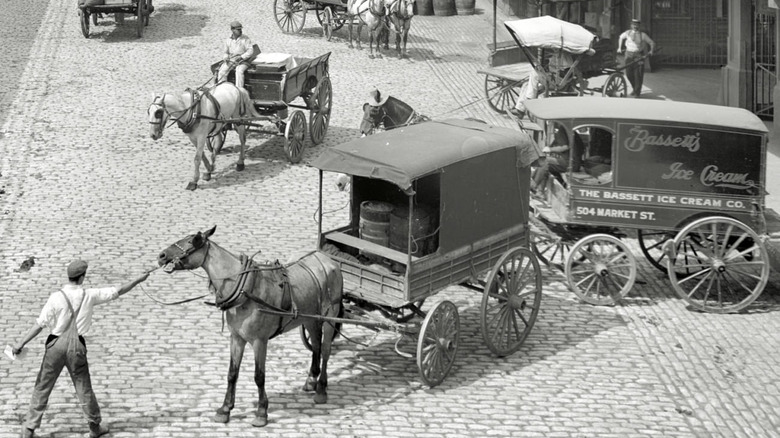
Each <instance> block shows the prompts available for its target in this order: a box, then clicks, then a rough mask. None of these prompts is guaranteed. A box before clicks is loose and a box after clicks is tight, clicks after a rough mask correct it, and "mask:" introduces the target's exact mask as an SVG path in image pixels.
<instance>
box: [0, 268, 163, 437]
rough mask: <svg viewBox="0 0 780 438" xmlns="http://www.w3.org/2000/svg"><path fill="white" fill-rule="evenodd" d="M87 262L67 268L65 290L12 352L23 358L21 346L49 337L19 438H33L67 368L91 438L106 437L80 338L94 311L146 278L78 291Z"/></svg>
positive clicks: (48, 304)
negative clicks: (45, 333) (41, 336)
mask: <svg viewBox="0 0 780 438" xmlns="http://www.w3.org/2000/svg"><path fill="white" fill-rule="evenodd" d="M87 267H88V266H87V262H85V261H83V260H75V261H73V262H71V263H70V264H69V265H68V280H69V282H68V284H66V285H65V286H63V288H62V289H60V290H58V291H57V292H54V293H53V294H51V295H50V296H49V299H48V301H46V304H45V305H44V306H43V309H42V310H41V314H40V316H38V319H37V320H36V321H35V324H33V326H32V327H30V329H29V330H28V332H27V334H26V335H25V336H24V338H23V339H22V341H21V342H19V343H17V344H16V345H15V346H14V347H13V354H15V355H16V354H19V353H21V351H22V349H23V348H24V346H25V345H26V344H27V343H28V342H30V341H31V340H33V339H34V338H35V337H36V336H38V334H39V333H41V331H42V330H43V328H44V327H47V328H48V329H49V330H50V331H51V334H50V335H49V337H48V338H47V339H46V350H45V352H44V354H43V361H42V363H41V369H40V371H39V372H38V378H37V379H36V380H35V388H34V389H33V395H32V400H31V401H30V410H29V411H28V413H27V418H26V419H25V421H24V424H23V425H22V437H32V436H33V433H34V431H35V429H37V428H38V427H40V425H41V419H42V418H43V413H44V411H45V410H46V406H47V405H48V403H49V395H50V394H51V391H52V390H53V389H54V384H55V383H57V378H58V377H59V376H60V373H61V372H62V368H63V367H65V368H67V369H68V372H69V373H70V378H71V380H73V386H74V387H75V388H76V394H77V395H78V398H79V404H81V408H82V409H83V410H84V415H85V416H86V417H87V421H88V422H89V435H90V437H99V436H101V435H105V434H107V433H108V428H107V427H105V426H102V425H101V424H100V422H101V420H102V418H101V416H100V406H98V403H97V398H96V397H95V393H94V392H93V391H92V381H91V379H90V375H89V364H88V363H87V344H86V342H85V341H84V338H83V335H86V334H88V333H89V332H90V328H91V327H92V309H93V307H94V306H97V305H99V304H103V303H106V302H109V301H112V300H115V299H117V298H118V297H120V296H122V295H124V294H126V293H127V292H130V290H131V289H133V288H134V287H135V286H136V285H138V284H139V283H141V282H142V281H145V280H146V279H147V278H148V277H149V273H148V272H147V273H144V274H141V276H139V277H138V278H136V279H135V280H133V281H130V282H128V283H125V284H123V285H122V286H120V287H105V288H100V289H85V288H84V287H82V284H83V283H84V278H85V277H86V275H87Z"/></svg>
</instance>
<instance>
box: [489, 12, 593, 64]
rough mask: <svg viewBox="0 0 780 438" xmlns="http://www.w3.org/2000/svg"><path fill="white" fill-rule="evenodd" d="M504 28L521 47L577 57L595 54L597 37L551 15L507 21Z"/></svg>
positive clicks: (578, 26) (582, 28)
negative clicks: (562, 51) (542, 49)
mask: <svg viewBox="0 0 780 438" xmlns="http://www.w3.org/2000/svg"><path fill="white" fill-rule="evenodd" d="M504 26H506V28H507V29H508V30H509V33H510V34H511V35H512V36H514V38H515V40H517V43H518V44H520V45H521V46H525V47H541V48H544V49H563V50H564V51H566V52H569V53H573V54H575V55H580V54H582V53H588V54H593V53H594V51H593V49H592V48H591V44H592V43H593V39H594V38H595V37H596V36H595V35H593V34H592V33H590V32H589V31H588V30H587V29H585V28H584V27H582V26H580V25H578V24H574V23H569V22H567V21H563V20H559V19H557V18H555V17H551V16H549V15H545V16H542V17H534V18H525V19H522V20H512V21H505V22H504Z"/></svg>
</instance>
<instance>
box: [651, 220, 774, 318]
mask: <svg viewBox="0 0 780 438" xmlns="http://www.w3.org/2000/svg"><path fill="white" fill-rule="evenodd" d="M666 250H667V252H668V253H669V254H668V257H669V259H670V260H672V261H673V264H674V269H671V270H669V273H668V274H669V280H670V281H671V282H672V286H673V287H674V290H675V291H676V292H677V294H678V295H679V296H680V297H681V298H682V299H684V300H685V301H687V302H688V304H690V305H691V307H692V308H694V309H697V310H702V311H705V312H711V313H733V312H739V311H740V310H743V309H744V308H746V307H747V306H749V305H750V304H751V303H752V302H753V301H755V299H756V298H758V296H759V295H761V292H763V290H764V287H765V286H766V283H767V281H768V280H769V254H768V252H767V249H766V245H765V243H764V241H763V240H761V238H760V237H759V236H758V234H756V232H755V231H753V230H752V229H750V227H748V226H747V225H745V224H744V223H742V222H740V221H738V220H736V219H732V218H728V217H722V216H711V217H705V218H701V219H698V220H696V221H694V222H692V223H690V224H688V225H686V226H685V227H683V229H682V230H680V232H679V233H678V234H677V236H676V237H675V238H674V241H673V243H672V244H667V245H666ZM694 251H695V252H694ZM683 272H684V273H683Z"/></svg>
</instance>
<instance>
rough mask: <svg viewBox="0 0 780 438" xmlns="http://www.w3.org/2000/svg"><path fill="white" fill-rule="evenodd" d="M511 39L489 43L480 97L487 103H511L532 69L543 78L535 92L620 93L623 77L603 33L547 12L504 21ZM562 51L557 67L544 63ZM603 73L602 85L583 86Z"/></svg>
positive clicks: (504, 107)
mask: <svg viewBox="0 0 780 438" xmlns="http://www.w3.org/2000/svg"><path fill="white" fill-rule="evenodd" d="M504 26H506V29H507V30H508V31H509V34H510V35H512V37H513V39H514V43H512V42H503V43H500V44H499V43H496V42H495V36H494V43H493V44H492V45H490V46H489V48H490V50H491V54H490V57H489V62H490V66H489V67H487V68H484V69H481V70H478V73H481V74H484V75H485V97H486V98H487V100H488V104H489V105H490V107H491V108H492V109H494V110H495V111H498V112H502V113H504V112H506V111H508V110H509V109H511V108H513V107H514V106H515V103H516V102H517V99H518V97H519V96H520V93H521V92H522V88H523V87H524V86H525V85H526V84H527V83H528V78H529V76H530V74H531V71H532V70H534V69H535V70H536V72H537V73H538V77H539V78H540V79H541V82H542V83H543V84H544V86H543V91H540V96H566V95H578V96H581V95H583V94H595V93H599V94H601V95H603V96H605V97H625V96H626V95H627V94H628V92H627V88H628V86H627V81H626V77H625V74H624V73H623V71H624V70H625V69H626V68H627V67H628V66H627V65H619V64H618V62H617V59H616V57H615V49H614V48H613V47H612V43H611V41H610V40H608V39H603V40H599V39H598V37H596V35H594V34H593V33H592V32H591V31H589V30H587V29H585V28H584V27H582V26H580V25H578V24H574V23H569V22H566V21H562V20H559V19H557V18H554V17H550V16H543V17H534V18H526V19H521V20H512V21H506V22H504ZM556 50H557V51H564V52H566V53H568V54H569V55H571V56H572V57H573V59H574V62H573V64H572V65H571V66H570V67H569V68H567V69H563V70H560V71H556V70H555V69H553V68H551V67H550V65H549V63H548V62H549V59H550V57H551V56H552V54H553V52H554V51H556ZM603 75H608V77H607V79H606V82H605V83H604V86H603V87H597V88H589V87H588V81H587V80H588V79H590V78H594V77H597V76H603Z"/></svg>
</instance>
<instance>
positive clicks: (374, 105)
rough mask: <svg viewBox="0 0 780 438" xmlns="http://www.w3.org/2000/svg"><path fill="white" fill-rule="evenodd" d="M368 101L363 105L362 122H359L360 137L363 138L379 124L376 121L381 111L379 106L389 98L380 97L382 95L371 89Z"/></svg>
mask: <svg viewBox="0 0 780 438" xmlns="http://www.w3.org/2000/svg"><path fill="white" fill-rule="evenodd" d="M368 96H369V97H368V100H367V101H366V103H364V104H363V120H362V121H361V122H360V136H361V137H365V136H367V135H369V134H371V133H372V132H373V131H374V128H375V126H374V125H375V124H379V121H377V120H376V118H377V116H378V115H379V111H380V110H381V106H382V105H384V104H385V103H386V102H387V98H388V97H390V96H382V93H381V92H380V91H379V90H378V89H376V88H373V89H372V90H371V91H370V92H369V93H368Z"/></svg>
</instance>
